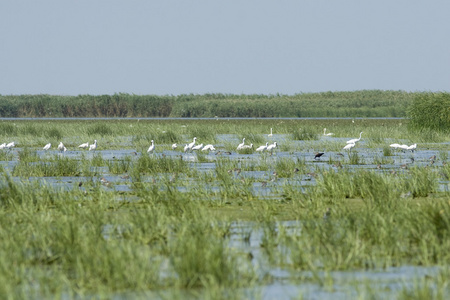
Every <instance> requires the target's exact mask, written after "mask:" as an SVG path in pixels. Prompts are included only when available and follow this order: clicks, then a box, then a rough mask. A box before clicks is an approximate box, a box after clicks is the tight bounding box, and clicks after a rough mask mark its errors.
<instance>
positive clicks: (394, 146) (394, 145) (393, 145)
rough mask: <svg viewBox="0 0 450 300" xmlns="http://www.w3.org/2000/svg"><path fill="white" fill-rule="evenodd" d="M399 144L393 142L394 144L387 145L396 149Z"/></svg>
mask: <svg viewBox="0 0 450 300" xmlns="http://www.w3.org/2000/svg"><path fill="white" fill-rule="evenodd" d="M399 146H400V144H397V143H394V144H390V145H389V147H391V148H394V149H397V148H398V147H399Z"/></svg>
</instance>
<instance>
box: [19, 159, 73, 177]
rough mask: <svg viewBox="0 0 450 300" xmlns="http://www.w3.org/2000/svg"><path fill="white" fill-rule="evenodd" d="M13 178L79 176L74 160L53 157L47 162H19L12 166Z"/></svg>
mask: <svg viewBox="0 0 450 300" xmlns="http://www.w3.org/2000/svg"><path fill="white" fill-rule="evenodd" d="M12 175H13V176H19V177H29V176H34V177H58V176H79V175H80V171H79V169H78V162H77V161H76V160H73V159H70V158H65V157H55V158H54V159H52V160H51V161H47V162H40V161H36V162H30V161H29V160H28V161H26V160H24V161H20V162H19V163H18V164H17V165H15V166H14V169H13V171H12Z"/></svg>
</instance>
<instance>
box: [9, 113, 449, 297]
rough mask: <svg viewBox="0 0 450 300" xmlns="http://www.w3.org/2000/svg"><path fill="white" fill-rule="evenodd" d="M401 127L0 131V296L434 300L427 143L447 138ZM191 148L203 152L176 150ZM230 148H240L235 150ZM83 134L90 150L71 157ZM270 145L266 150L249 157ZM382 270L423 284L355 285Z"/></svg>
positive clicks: (436, 252)
mask: <svg viewBox="0 0 450 300" xmlns="http://www.w3.org/2000/svg"><path fill="white" fill-rule="evenodd" d="M407 122H408V121H405V120H366V119H355V120H226V119H218V120H198V121H192V120H170V121H168V120H154V121H148V120H140V121H138V120H115V121H75V120H68V121H63V120H57V121H51V122H49V121H47V120H43V121H36V120H27V121H18V120H15V121H14V122H12V121H3V122H1V123H0V137H1V139H2V142H6V141H15V143H16V146H15V147H12V148H10V149H3V150H0V160H1V162H0V163H1V165H0V166H1V168H0V240H1V241H2V243H1V244H0V280H1V282H2V285H0V294H1V295H5V298H9V299H24V298H92V297H94V298H99V299H101V298H115V297H118V298H120V297H123V298H152V297H153V298H170V299H171V298H195V299H198V298H200V299H217V298H227V299H228V298H236V299H239V298H242V299H247V298H253V299H259V298H263V297H264V288H265V287H266V286H276V285H277V284H278V285H279V288H280V290H284V285H285V284H290V283H292V286H289V287H288V288H286V289H293V288H298V290H295V291H297V292H296V293H297V294H294V296H297V298H302V297H306V298H308V293H309V291H308V290H305V289H301V286H304V285H308V286H312V287H314V288H313V289H314V290H318V291H319V293H325V292H327V293H328V292H329V293H333V292H334V291H335V290H339V293H340V295H341V296H342V295H343V294H342V293H344V294H345V293H346V292H345V291H344V292H343V290H346V291H348V295H347V294H345V295H346V296H348V297H350V298H355V295H358V296H360V297H361V298H382V297H383V293H384V291H386V293H387V294H388V295H389V297H390V298H392V297H395V295H396V296H397V297H399V298H401V299H402V298H404V299H409V298H410V297H413V298H414V297H416V298H420V297H419V296H417V295H424V296H426V297H428V296H431V297H436V298H439V297H440V298H442V299H445V298H447V297H448V296H449V295H450V291H449V290H448V286H449V284H450V282H449V278H450V277H449V276H448V265H449V264H450V193H449V187H450V183H449V176H450V165H449V164H448V162H447V159H448V154H449V151H448V145H447V144H445V143H439V142H442V141H448V138H449V136H448V134H447V133H445V132H437V133H436V135H434V136H432V137H430V136H428V135H426V134H422V133H411V132H409V131H408V129H407V127H408V123H407ZM324 127H326V128H330V131H332V132H333V133H334V135H333V136H332V137H331V136H325V135H324V134H323V128H324ZM270 128H272V129H273V134H272V133H271V132H270ZM55 130H57V132H58V133H59V134H60V137H58V134H53V135H49V134H47V133H48V132H52V131H55ZM361 131H363V132H364V133H363V137H362V139H361V141H360V142H358V144H357V145H356V146H355V147H354V148H353V149H352V150H351V151H348V152H345V151H344V150H343V149H342V148H343V146H344V145H345V144H346V141H347V140H349V139H350V138H354V137H358V135H359V132H361ZM296 132H299V133H300V134H297V135H296ZM194 137H197V139H198V141H197V142H199V143H204V144H209V143H213V144H214V145H215V147H216V148H217V150H216V151H213V152H209V153H208V152H202V151H199V152H197V153H195V152H192V153H189V152H188V153H185V152H183V147H184V145H185V144H188V143H190V142H191V141H192V139H193V138H194ZM243 138H246V140H245V144H250V143H253V144H254V145H255V147H253V148H249V149H246V150H245V151H239V152H237V151H236V146H237V145H238V144H239V143H241V142H242V139H243ZM94 139H97V140H98V148H97V149H96V150H95V151H88V150H82V149H80V148H78V145H79V144H81V143H84V142H86V141H92V140H94ZM151 140H155V143H156V148H155V150H154V152H151V153H147V148H148V147H149V144H150V141H151ZM60 141H62V142H63V143H64V145H65V146H66V147H67V148H68V150H67V151H66V152H60V151H58V150H56V146H57V145H58V143H59V142H60ZM273 141H278V144H279V146H278V147H277V148H275V149H274V150H273V151H272V152H263V153H259V152H256V151H255V150H254V149H256V147H258V146H259V145H261V144H265V143H266V142H273ZM394 141H395V142H401V143H404V144H412V143H416V142H417V143H418V146H417V149H416V150H415V152H412V151H409V150H408V151H401V150H398V149H397V150H396V149H394V148H391V147H389V144H391V143H393V142H394ZM49 142H50V143H51V144H52V147H51V149H50V150H48V151H45V150H43V149H42V147H43V146H44V145H45V144H47V143H49ZM172 143H178V148H176V149H172ZM318 152H323V153H324V155H322V156H319V157H317V158H316V157H315V155H316V153H318ZM396 267H416V268H421V269H420V270H424V271H423V272H425V274H426V275H425V276H424V275H423V273H421V274H422V275H420V274H419V275H417V277H413V279H414V280H415V279H417V280H418V281H417V282H411V281H408V282H406V280H404V279H403V278H402V279H401V282H397V283H398V284H397V285H395V284H392V285H390V287H389V288H388V289H379V287H380V284H381V283H379V282H370V281H369V280H367V282H364V283H363V284H361V281H358V280H359V279H357V278H356V277H358V276H360V275H361V274H363V273H370V272H371V271H373V270H376V272H378V273H383V272H386V274H389V269H390V268H396ZM430 270H432V271H430ZM341 271H345V272H346V273H345V274H346V275H345V276H344V277H345V278H348V276H350V275H351V274H352V272H358V274H359V275H357V276H355V278H351V279H349V280H345V278H344V279H343V278H342V277H339V273H338V272H341ZM336 273H338V275H336ZM280 274H281V275H280ZM286 274H287V275H286ZM411 276H412V275H411ZM423 278H426V279H427V280H425V281H421V280H420V279H423ZM286 279H288V280H286ZM389 280H391V279H384V282H386V281H389ZM286 281H289V283H287V282H286ZM343 285H345V288H341V287H342V286H343ZM393 286H395V287H393ZM305 295H306V296H305ZM292 296H293V295H289V296H286V297H284V298H292ZM315 296H317V294H316V295H315ZM280 297H283V296H280ZM344 297H345V296H344ZM311 298H313V297H311Z"/></svg>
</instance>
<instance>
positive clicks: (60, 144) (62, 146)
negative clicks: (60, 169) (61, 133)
mask: <svg viewBox="0 0 450 300" xmlns="http://www.w3.org/2000/svg"><path fill="white" fill-rule="evenodd" d="M64 148H65V147H64V144H63V143H62V142H59V145H58V150H59V151H61V152H62V151H64Z"/></svg>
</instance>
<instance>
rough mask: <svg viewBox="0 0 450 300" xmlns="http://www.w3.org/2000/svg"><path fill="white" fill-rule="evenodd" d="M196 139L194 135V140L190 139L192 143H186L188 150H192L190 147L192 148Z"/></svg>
mask: <svg viewBox="0 0 450 300" xmlns="http://www.w3.org/2000/svg"><path fill="white" fill-rule="evenodd" d="M196 141H197V138H196V137H194V140H193V141H192V143H190V144H188V150H189V151H192V148H194V146H195V142H196Z"/></svg>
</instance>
